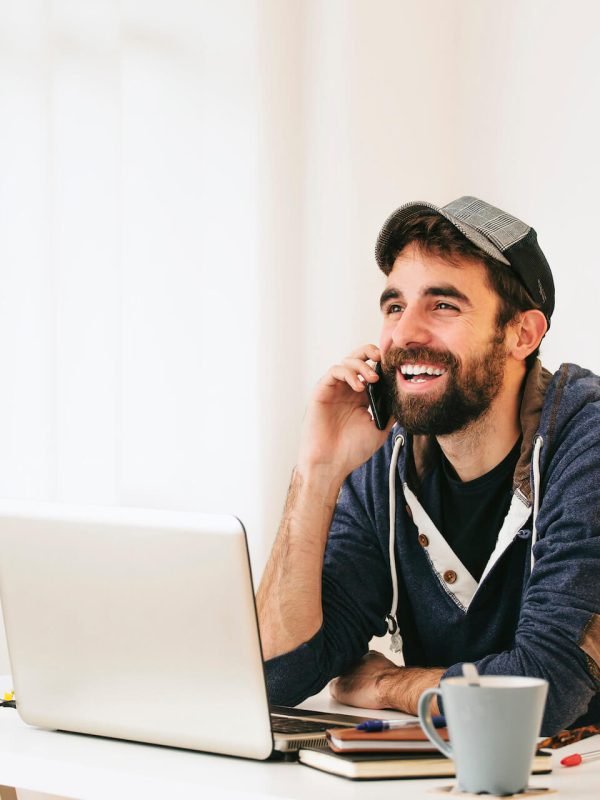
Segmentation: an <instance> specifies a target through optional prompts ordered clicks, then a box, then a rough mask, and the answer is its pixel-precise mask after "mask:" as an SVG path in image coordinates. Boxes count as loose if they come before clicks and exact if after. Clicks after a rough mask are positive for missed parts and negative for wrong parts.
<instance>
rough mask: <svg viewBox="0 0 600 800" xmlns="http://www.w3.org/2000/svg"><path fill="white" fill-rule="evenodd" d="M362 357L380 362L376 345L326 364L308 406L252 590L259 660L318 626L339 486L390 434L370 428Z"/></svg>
mask: <svg viewBox="0 0 600 800" xmlns="http://www.w3.org/2000/svg"><path fill="white" fill-rule="evenodd" d="M368 358H370V359H374V360H379V358H380V354H379V350H378V348H377V347H375V346H374V345H366V346H365V347H362V348H360V349H359V350H356V351H355V352H354V353H352V355H351V356H350V357H349V358H347V359H345V360H344V361H343V362H342V363H341V364H337V365H335V366H334V367H332V368H331V369H330V370H329V371H328V372H327V373H326V375H325V376H324V377H323V378H322V379H321V381H320V382H319V384H318V385H317V387H316V389H315V392H314V394H313V397H312V399H311V402H310V404H309V407H308V410H307V414H306V418H305V422H304V428H303V434H302V440H301V447H300V454H299V458H298V463H297V466H296V469H295V470H294V474H293V477H292V482H291V486H290V491H289V495H288V499H287V503H286V508H285V512H284V516H283V520H282V522H281V526H280V530H279V533H278V536H277V539H276V541H275V545H274V547H273V551H272V554H271V557H270V559H269V562H268V564H267V567H266V569H265V573H264V576H263V579H262V581H261V584H260V587H259V590H258V593H257V609H258V618H259V624H260V630H261V637H262V641H263V648H264V656H265V659H270V658H273V657H276V656H279V655H281V654H283V653H286V652H289V651H291V650H293V649H295V648H297V647H299V646H300V645H301V644H303V643H304V642H306V641H308V640H309V639H310V638H311V637H312V636H313V635H314V634H315V633H316V632H317V631H318V630H319V629H320V627H321V624H322V621H323V611H322V603H321V577H322V570H323V554H324V551H325V545H326V542H327V536H328V532H329V526H330V524H331V518H332V515H333V510H334V508H335V503H336V500H337V497H338V494H339V491H340V488H341V486H342V483H343V481H344V479H345V478H346V476H347V475H349V473H350V472H352V470H354V469H355V468H356V467H358V466H360V465H361V464H362V463H364V462H365V461H366V460H367V459H368V458H369V457H370V456H371V455H372V454H373V453H374V452H375V451H376V450H377V449H378V448H379V447H381V445H382V444H383V443H384V441H385V439H386V437H387V435H388V433H389V429H388V430H386V431H379V430H378V429H377V428H376V427H375V424H374V423H373V421H372V419H371V415H370V413H369V411H368V399H367V395H366V392H365V384H364V381H368V382H370V383H374V382H376V381H377V379H378V378H377V375H376V374H375V370H373V369H372V368H371V367H370V366H369V365H368V364H366V359H368ZM359 376H360V377H359ZM361 378H362V379H363V380H361ZM390 427H391V423H390Z"/></svg>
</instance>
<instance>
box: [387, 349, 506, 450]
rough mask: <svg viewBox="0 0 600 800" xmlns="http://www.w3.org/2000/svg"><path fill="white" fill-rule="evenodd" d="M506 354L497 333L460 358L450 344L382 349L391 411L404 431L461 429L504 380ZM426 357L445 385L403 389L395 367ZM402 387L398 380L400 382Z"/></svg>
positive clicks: (440, 433)
mask: <svg viewBox="0 0 600 800" xmlns="http://www.w3.org/2000/svg"><path fill="white" fill-rule="evenodd" d="M506 359H507V354H506V351H505V348H504V336H503V335H502V334H499V335H498V336H497V337H496V338H495V339H494V340H493V341H492V342H491V343H490V344H489V345H488V347H487V348H486V349H485V351H484V352H483V353H480V354H479V355H477V356H473V357H471V358H470V359H469V360H468V361H465V362H464V363H461V361H460V360H459V359H458V357H457V356H456V355H454V353H451V352H450V351H449V350H434V349H432V348H429V347H414V348H408V349H405V348H401V347H392V348H390V349H389V350H388V352H387V353H386V355H385V363H384V365H383V373H384V376H385V378H386V383H387V387H388V389H389V393H390V400H391V406H392V414H393V415H394V417H395V418H396V420H397V421H398V422H399V423H400V425H402V427H403V428H405V430H406V431H407V433H411V434H428V435H430V436H445V435H447V434H450V433H455V432H456V431H459V430H462V429H463V428H465V427H466V426H467V425H469V423H471V422H473V421H474V420H476V419H479V418H480V417H482V416H483V415H484V414H485V413H486V412H487V411H488V409H489V408H490V406H491V404H492V401H493V400H494V398H495V397H496V396H497V394H498V392H499V391H500V389H501V387H502V384H503V380H504V366H505V364H506ZM423 362H425V363H430V364H435V365H436V366H440V367H445V368H446V372H445V375H446V388H445V390H444V391H443V393H442V394H441V395H440V394H438V393H436V391H435V389H434V390H433V392H432V393H431V394H432V395H435V396H431V397H428V396H427V394H425V393H423V394H422V395H421V394H419V395H413V394H407V393H404V392H402V389H401V388H399V381H403V380H404V377H403V376H400V373H398V372H396V367H398V368H399V367H400V365H401V364H407V363H408V364H419V363H423ZM400 387H401V384H400Z"/></svg>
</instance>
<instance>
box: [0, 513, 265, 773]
mask: <svg viewBox="0 0 600 800" xmlns="http://www.w3.org/2000/svg"><path fill="white" fill-rule="evenodd" d="M0 548H1V552H2V559H0V593H1V600H2V608H3V613H4V618H5V626H6V635H7V641H8V650H9V658H10V663H11V671H12V677H13V683H14V689H15V696H16V699H17V707H18V711H19V713H20V714H21V716H22V718H23V719H24V721H25V722H28V723H30V724H32V725H37V726H40V727H45V728H53V729H61V730H67V731H77V732H82V733H91V734H98V735H103V736H112V737H118V738H123V739H131V740H135V741H143V742H152V743H156V744H165V745H171V746H176V747H185V748H191V749H195V750H205V751H208V752H214V753H225V754H230V755H237V756H244V757H249V758H259V759H264V758H267V757H268V756H269V755H270V754H271V752H272V748H273V741H272V734H271V730H270V724H269V714H268V703H267V695H266V688H265V681H264V673H263V666H262V657H261V649H260V639H259V633H258V626H257V621H256V612H255V606H254V594H253V587H252V579H251V572H250V565H249V560H248V551H247V544H246V536H245V532H244V528H243V526H242V524H241V522H240V521H239V520H238V519H236V518H235V517H233V516H221V515H205V514H196V513H187V512H168V511H150V510H141V509H140V510H138V509H125V508H83V507H82V508H78V507H72V506H54V505H32V504H27V503H24V504H17V503H12V504H10V503H2V504H0Z"/></svg>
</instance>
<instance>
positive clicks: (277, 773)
mask: <svg viewBox="0 0 600 800" xmlns="http://www.w3.org/2000/svg"><path fill="white" fill-rule="evenodd" d="M6 685H7V683H6V681H5V680H4V681H2V680H0V689H2V691H3V690H4V687H6ZM304 705H305V706H306V707H308V708H311V707H312V708H319V709H326V708H331V709H333V708H336V709H338V710H342V711H347V712H348V711H349V712H350V713H352V710H351V709H348V708H346V707H343V706H339V705H338V704H335V703H334V702H333V701H331V700H330V699H329V698H328V696H327V695H324V694H323V693H322V694H321V695H317V698H313V699H312V701H307V703H305V704H304ZM354 713H361V712H360V711H355V712H354ZM365 713H367V714H368V713H369V712H365ZM378 715H380V716H390V715H393V714H392V712H388V713H387V714H386V713H384V712H383V713H381V714H378ZM593 749H600V736H597V737H594V738H593V739H588V740H586V741H585V742H583V743H581V744H580V745H579V746H577V745H574V746H572V747H571V748H563V749H562V750H561V751H560V757H562V756H563V755H566V754H568V752H572V751H576V752H583V751H584V750H593ZM451 782H452V781H450V780H448V779H439V778H438V779H434V780H418V781H366V782H356V781H349V780H346V779H344V778H339V777H336V776H333V775H328V774H326V773H321V772H317V771H316V770H312V769H309V768H307V767H304V766H302V765H300V764H297V763H280V762H273V763H271V762H254V761H245V760H242V759H235V758H228V757H225V756H211V755H205V754H203V753H194V752H188V751H184V750H174V749H171V748H165V747H156V746H153V745H143V744H132V743H129V742H121V741H115V740H110V739H100V738H97V737H92V736H81V735H77V734H70V733H58V732H55V731H45V730H40V729H37V728H30V727H28V726H27V725H25V724H23V723H22V722H21V720H20V718H19V717H18V715H17V713H16V711H14V710H13V709H9V708H0V785H4V786H17V787H21V788H24V789H30V790H34V791H40V792H48V793H51V794H58V795H63V796H66V797H76V798H85V800H88V799H89V800H106V799H107V798H110V799H111V800H121V798H127V800H137V798H144V800H155V799H156V800H158V798H160V800H167V799H168V800H179V798H186V800H187V799H188V798H192V797H207V798H211V800H212V798H215V800H222V799H223V800H225V799H229V798H249V799H250V800H283V798H286V799H287V798H289V799H290V800H291V799H292V798H297V800H320V798H322V797H327V798H328V800H353V799H354V798H360V799H361V800H384V798H385V800H390V799H391V798H403V800H404V799H405V800H421V799H422V800H425V798H427V800H432V799H433V798H435V797H436V795H435V794H432V793H431V790H432V788H433V787H436V786H443V785H447V784H448V783H451ZM531 783H532V785H534V786H549V787H553V788H555V789H558V791H559V795H549V797H550V798H552V797H557V800H598V797H599V796H600V761H594V762H588V763H587V764H582V765H581V766H579V767H572V768H569V769H565V768H563V767H555V772H554V773H553V774H552V775H539V776H535V777H533V778H532V781H531Z"/></svg>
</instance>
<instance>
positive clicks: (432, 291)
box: [379, 284, 473, 308]
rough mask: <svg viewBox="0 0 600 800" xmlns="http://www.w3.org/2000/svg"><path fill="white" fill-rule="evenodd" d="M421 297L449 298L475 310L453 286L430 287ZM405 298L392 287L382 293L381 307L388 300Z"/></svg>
mask: <svg viewBox="0 0 600 800" xmlns="http://www.w3.org/2000/svg"><path fill="white" fill-rule="evenodd" d="M421 297H449V298H452V299H454V300H460V302H461V303H464V304H465V305H466V306H468V307H469V308H473V303H472V302H471V301H470V300H469V298H468V297H467V295H466V294H463V292H461V291H459V290H458V289H457V288H456V286H452V285H451V284H443V285H441V286H428V287H427V288H426V289H424V290H423V291H422V292H421ZM403 298H404V295H403V294H402V292H401V291H400V290H399V289H394V288H392V287H391V286H390V287H389V288H387V289H385V290H384V291H383V292H382V294H381V297H380V298H379V306H380V308H383V306H384V305H385V304H386V303H387V302H388V300H402V299H403Z"/></svg>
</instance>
